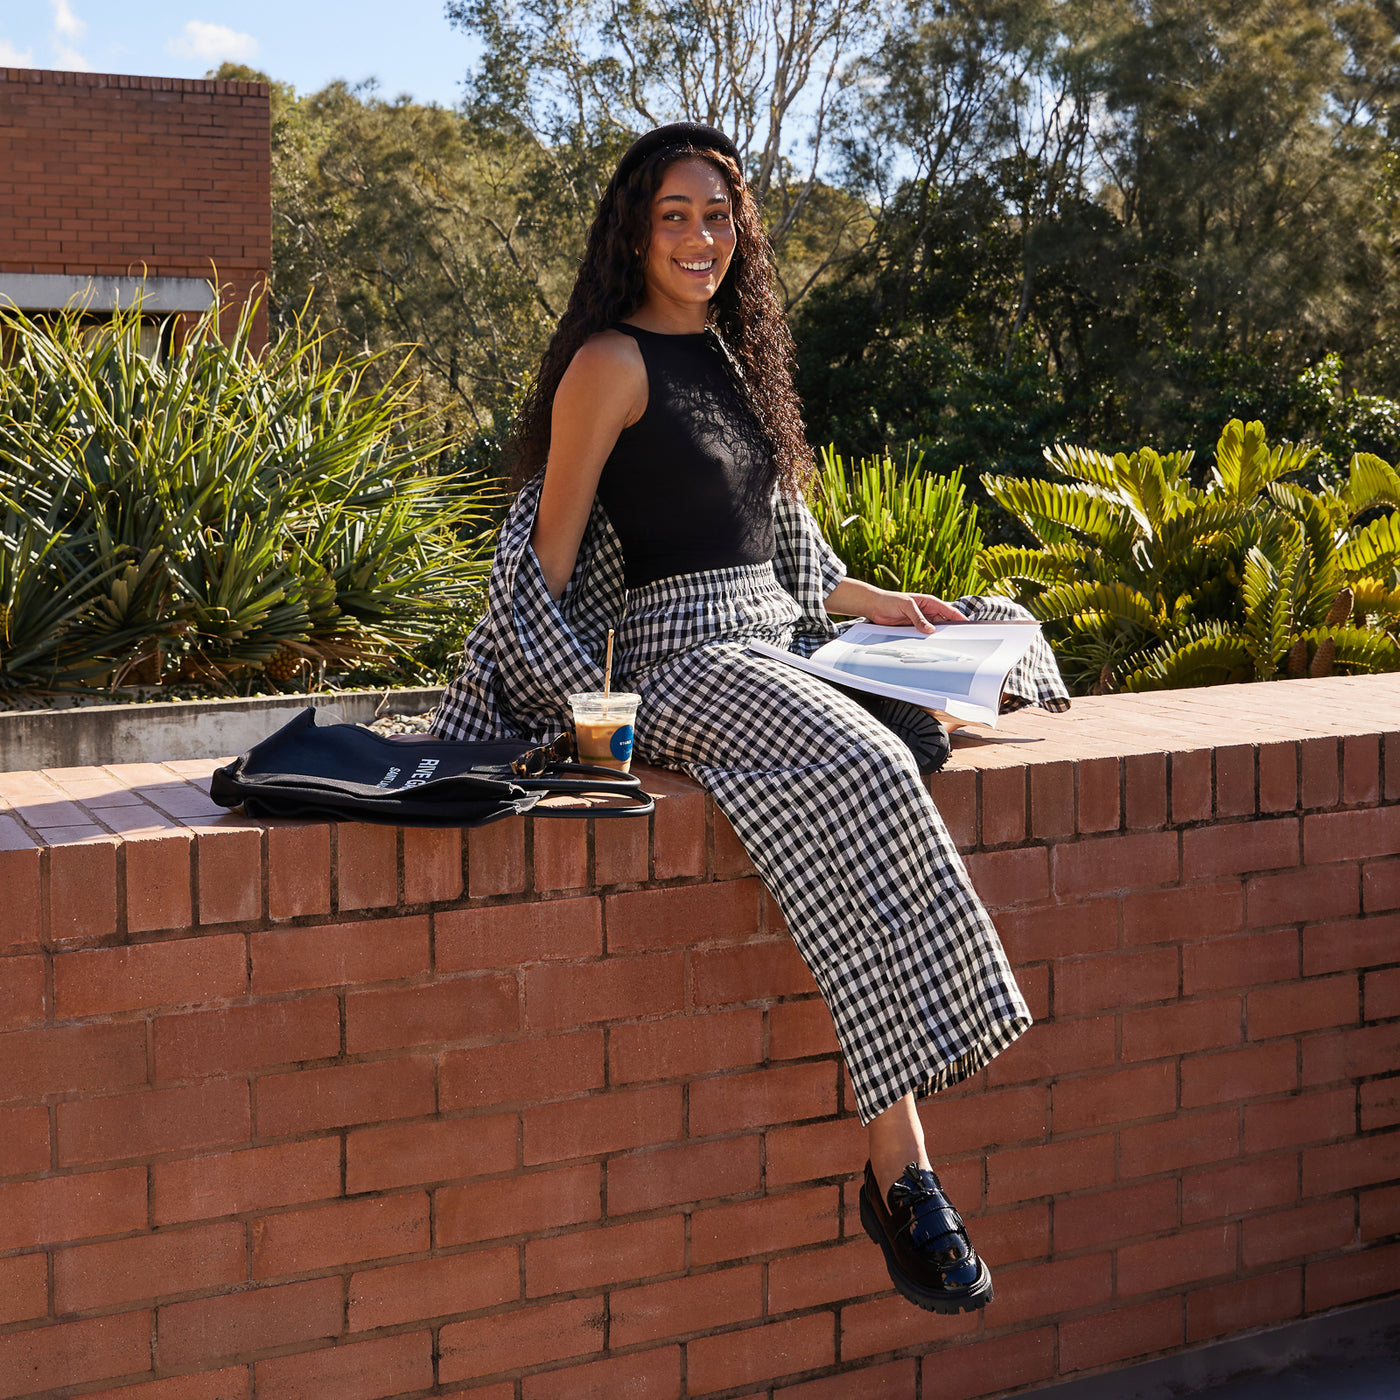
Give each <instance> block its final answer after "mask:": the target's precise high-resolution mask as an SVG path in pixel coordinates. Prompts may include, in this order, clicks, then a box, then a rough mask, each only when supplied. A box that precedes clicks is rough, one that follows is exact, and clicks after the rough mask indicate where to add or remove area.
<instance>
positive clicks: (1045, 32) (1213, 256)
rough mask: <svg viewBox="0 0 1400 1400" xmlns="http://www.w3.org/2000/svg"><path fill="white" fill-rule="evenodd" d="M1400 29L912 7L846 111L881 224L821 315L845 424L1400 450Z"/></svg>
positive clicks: (883, 432)
mask: <svg viewBox="0 0 1400 1400" xmlns="http://www.w3.org/2000/svg"><path fill="white" fill-rule="evenodd" d="M1397 38H1400V11H1397V9H1396V7H1395V6H1394V5H1392V4H1384V5H1363V4H1346V5H1343V6H1340V7H1338V6H1336V5H1333V4H1331V3H1328V0H1279V3H1276V4H1271V5H1269V6H1266V7H1264V6H1257V5H1256V6H1249V5H1240V4H1238V3H1236V2H1235V0H1154V3H1153V4H1151V5H1139V4H1131V3H1127V0H1063V3H1058V4H1054V5H1051V4H1049V3H1047V0H1025V2H1024V3H1021V2H1020V0H1018V2H1017V3H1012V0H949V2H948V3H933V0H913V3H911V4H909V5H907V6H901V7H897V8H896V9H895V10H894V11H892V12H891V16H890V21H889V30H888V33H887V35H886V37H885V39H884V41H883V42H882V44H881V45H880V47H879V49H878V51H877V53H876V54H875V56H874V58H873V59H872V63H871V68H870V71H869V72H868V73H867V75H866V81H864V82H863V83H862V84H861V85H860V87H859V89H858V90H856V91H854V92H853V95H852V103H853V111H852V113H851V116H850V120H849V123H848V126H847V128H846V133H845V149H846V151H847V154H848V161H847V169H846V177H847V180H848V188H851V189H853V190H854V189H859V190H860V191H861V192H862V193H864V194H865V196H866V197H867V198H868V199H869V200H870V201H871V204H872V207H873V208H874V209H875V210H876V223H877V228H876V234H875V237H874V238H873V240H872V241H871V244H870V246H869V248H868V249H867V250H866V251H865V253H864V254H863V256H861V257H860V258H858V259H855V260H853V261H852V262H850V263H849V264H848V265H847V267H846V268H845V270H844V272H843V274H842V276H841V277H839V278H838V279H836V280H834V281H832V282H831V283H829V284H828V285H827V286H826V287H825V288H823V289H822V290H821V291H820V292H819V293H818V294H817V295H816V296H814V297H813V298H812V299H810V300H809V302H808V303H807V304H806V305H805V306H804V308H803V309H802V311H801V312H800V314H799V317H798V322H797V326H796V336H797V343H798V364H799V372H800V380H801V387H802V390H803V392H804V396H805V397H806V401H807V404H808V410H809V414H810V426H811V428H812V430H813V432H814V434H815V436H816V438H817V440H819V441H825V440H827V439H828V438H834V439H836V440H837V441H840V442H842V443H843V444H845V445H846V447H847V448H848V450H850V451H854V452H870V451H875V450H878V448H879V445H880V444H881V443H883V442H886V441H891V440H899V439H901V438H917V439H919V440H921V441H924V440H927V441H928V442H929V444H930V449H929V457H928V460H929V462H930V463H931V464H933V465H934V466H935V467H941V466H943V465H945V463H947V462H948V461H950V460H951V461H952V462H968V463H972V462H975V463H977V464H978V466H979V468H980V469H981V470H983V471H992V472H995V473H1011V474H1018V475H1036V474H1038V473H1039V471H1040V470H1041V468H1040V466H1039V457H1040V449H1041V447H1042V446H1043V445H1044V444H1046V443H1050V442H1054V441H1058V440H1062V439H1067V440H1070V441H1092V442H1097V443H1103V444H1115V445H1127V444H1132V443H1138V442H1144V441H1149V442H1154V443H1158V444H1159V445H1161V446H1162V447H1163V448H1173V449H1181V450H1185V449H1194V450H1196V451H1198V453H1200V454H1201V456H1202V457H1204V456H1205V455H1206V454H1207V452H1208V450H1209V448H1210V446H1211V445H1212V444H1213V443H1214V442H1215V441H1216V439H1217V438H1218V436H1219V435H1220V433H1221V432H1222V430H1223V429H1224V427H1225V425H1226V423H1227V422H1228V421H1230V420H1231V419H1232V418H1240V419H1242V420H1249V419H1262V420H1264V421H1267V422H1269V423H1271V424H1273V425H1274V426H1275V431H1276V432H1279V433H1280V434H1281V435H1285V436H1288V437H1291V438H1294V439H1297V440H1307V441H1312V442H1316V443H1318V444H1319V446H1320V448H1321V449H1322V450H1321V451H1320V452H1319V454H1318V456H1317V457H1316V458H1315V460H1314V462H1313V464H1312V467H1311V470H1312V472H1313V473H1314V475H1315V476H1316V477H1319V478H1325V477H1327V476H1328V475H1329V474H1330V473H1332V472H1333V471H1341V470H1344V469H1345V465H1346V463H1347V462H1348V461H1349V460H1350V457H1351V455H1352V454H1353V453H1355V452H1373V453H1377V454H1379V455H1380V456H1382V457H1384V458H1387V459H1389V460H1394V459H1395V458H1396V457H1397V456H1398V455H1400V403H1397V400H1400V356H1397V353H1396V350H1395V346H1396V345H1397V344H1400V277H1397V275H1396V273H1397V271H1400V266H1398V265H1397V264H1400V179H1397V177H1396V173H1395V172H1396V169H1397V161H1396V157H1395V154H1394V152H1395V146H1394V131H1395V127H1394V113H1395V111H1396V110H1397V101H1400V43H1397ZM958 439H961V440H960V441H959V440H958ZM945 441H946V442H947V443H948V453H949V455H948V456H947V457H945V456H943V455H942V452H941V450H940V447H939V444H940V442H945ZM1311 484H1317V483H1316V481H1314V482H1313V483H1311Z"/></svg>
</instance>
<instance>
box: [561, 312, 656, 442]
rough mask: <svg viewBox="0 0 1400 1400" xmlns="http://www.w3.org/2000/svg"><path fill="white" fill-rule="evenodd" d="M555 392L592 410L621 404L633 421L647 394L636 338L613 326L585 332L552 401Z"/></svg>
mask: <svg viewBox="0 0 1400 1400" xmlns="http://www.w3.org/2000/svg"><path fill="white" fill-rule="evenodd" d="M559 395H563V396H564V397H565V399H566V400H577V401H578V402H579V403H580V405H583V404H587V405H589V406H591V408H592V409H593V411H595V412H596V411H598V410H600V409H601V410H603V411H604V412H606V410H607V409H608V408H611V407H620V408H623V409H624V410H625V412H624V414H623V416H624V417H625V418H626V419H627V421H628V422H633V421H635V420H636V418H638V417H640V415H641V410H643V409H645V407H646V397H647V370H646V365H645V363H644V362H643V360H642V352H641V351H640V350H639V349H638V348H637V342H636V341H635V340H633V339H632V337H631V336H630V335H623V334H622V332H620V331H613V330H605V331H597V332H595V333H594V334H593V335H591V336H589V337H588V339H587V340H585V341H584V342H583V344H582V345H580V346H579V348H578V350H577V351H576V352H575V354H574V358H573V359H572V360H570V361H569V367H568V369H566V370H565V371H564V377H563V378H562V379H561V380H560V382H559V389H558V391H557V393H556V402H558V396H559Z"/></svg>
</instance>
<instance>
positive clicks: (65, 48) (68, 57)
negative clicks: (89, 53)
mask: <svg viewBox="0 0 1400 1400" xmlns="http://www.w3.org/2000/svg"><path fill="white" fill-rule="evenodd" d="M53 53H54V58H55V59H56V60H57V61H58V66H59V67H60V68H64V69H67V71H68V72H70V73H91V72H92V64H90V63H89V62H88V61H87V59H86V58H85V57H84V56H83V55H82V54H80V53H79V52H78V51H77V49H75V48H74V47H73V46H72V45H71V44H65V43H64V42H63V41H62V40H61V39H55V40H54V41H53Z"/></svg>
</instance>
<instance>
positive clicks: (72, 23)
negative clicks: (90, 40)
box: [49, 0, 87, 39]
mask: <svg viewBox="0 0 1400 1400" xmlns="http://www.w3.org/2000/svg"><path fill="white" fill-rule="evenodd" d="M49 3H50V4H51V5H52V6H53V28H54V33H55V34H61V35H62V36H63V37H64V38H65V39H81V38H82V37H83V33H84V31H85V30H86V29H87V23H86V21H84V20H81V19H79V18H78V17H77V15H75V14H74V13H73V10H72V7H71V6H70V5H69V4H68V0H49Z"/></svg>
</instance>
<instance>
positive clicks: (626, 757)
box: [569, 690, 642, 773]
mask: <svg viewBox="0 0 1400 1400" xmlns="http://www.w3.org/2000/svg"><path fill="white" fill-rule="evenodd" d="M641 698H642V697H641V696H640V695H636V694H633V693H632V692H631V691H627V690H614V691H612V692H611V693H610V694H608V695H604V694H603V692H602V691H601V690H594V691H589V692H588V693H586V694H582V695H571V696H569V704H570V706H571V707H572V708H573V712H574V744H575V746H576V747H577V748H578V761H579V762H580V763H597V764H601V765H602V766H603V767H605V768H616V769H618V770H619V771H621V772H623V773H626V772H627V771H628V770H629V769H630V768H631V766H632V726H633V725H634V724H635V723H636V719H637V706H638V704H639V703H640V702H641Z"/></svg>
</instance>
